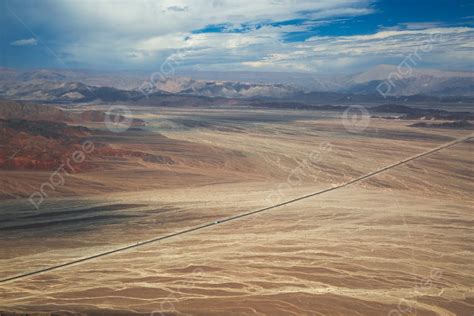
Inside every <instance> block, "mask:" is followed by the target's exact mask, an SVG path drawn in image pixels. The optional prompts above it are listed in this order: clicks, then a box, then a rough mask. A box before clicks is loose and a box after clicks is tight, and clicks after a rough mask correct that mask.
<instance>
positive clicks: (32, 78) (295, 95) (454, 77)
mask: <svg viewBox="0 0 474 316" xmlns="http://www.w3.org/2000/svg"><path fill="white" fill-rule="evenodd" d="M212 76H214V77H215V78H217V79H210V78H212ZM155 78H157V79H155ZM157 95H158V96H161V97H166V96H170V95H181V96H189V95H191V96H199V97H213V98H214V97H221V98H246V99H249V98H273V99H284V100H305V101H308V99H309V100H310V101H311V100H312V101H319V102H324V101H325V100H331V99H344V98H349V99H353V100H361V101H364V100H365V99H368V100H377V101H391V100H394V99H397V98H401V97H408V98H411V99H419V98H420V96H422V98H426V97H427V96H431V97H432V98H431V99H433V97H435V98H439V97H448V98H449V97H469V98H470V97H474V72H452V71H441V70H432V69H415V68H399V67H397V66H392V65H379V66H376V67H373V68H371V69H368V70H367V71H365V72H361V73H357V74H352V75H334V76H328V75H325V76H322V75H314V74H307V73H258V72H253V73H252V72H229V73H213V72H187V73H186V72H179V73H176V75H175V76H170V77H164V76H159V75H158V76H156V74H154V75H152V76H149V77H147V75H146V74H143V73H133V72H122V73H101V72H96V71H71V70H47V69H39V70H30V71H18V70H14V69H5V68H4V69H0V97H3V98H6V99H13V100H28V101H44V102H58V103H67V102H90V101H95V100H101V101H105V102H115V101H136V100H142V99H148V98H149V97H150V96H152V97H156V96H157Z"/></svg>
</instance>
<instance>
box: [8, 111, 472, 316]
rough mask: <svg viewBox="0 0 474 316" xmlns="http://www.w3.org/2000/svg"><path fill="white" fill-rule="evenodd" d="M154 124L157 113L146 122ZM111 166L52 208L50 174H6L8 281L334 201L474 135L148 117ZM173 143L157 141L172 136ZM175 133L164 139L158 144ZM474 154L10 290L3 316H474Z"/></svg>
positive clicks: (442, 156) (237, 115)
mask: <svg viewBox="0 0 474 316" xmlns="http://www.w3.org/2000/svg"><path fill="white" fill-rule="evenodd" d="M145 113H146V114H145ZM134 114H135V115H136V116H137V117H139V118H142V119H144V120H146V121H147V122H149V125H148V126H147V127H146V131H135V132H130V133H125V134H120V135H119V134H118V135H115V136H111V137H113V138H114V139H113V140H112V139H109V140H110V141H113V144H114V145H115V146H118V147H121V148H133V149H135V150H136V149H139V150H143V151H146V152H151V153H156V154H160V155H166V156H168V157H171V158H172V159H173V160H174V161H175V162H176V163H175V164H173V165H166V164H154V163H144V162H138V161H104V168H102V169H101V170H97V171H93V172H85V173H78V174H72V175H70V176H69V177H68V178H67V179H66V182H65V184H64V185H63V186H61V187H58V188H57V190H55V192H54V193H52V194H51V196H50V197H49V198H48V199H45V201H44V203H42V204H41V207H40V208H39V210H36V209H35V208H32V205H31V204H29V203H28V201H27V200H26V199H24V197H25V196H28V195H29V194H30V193H31V192H33V190H36V189H37V188H38V187H39V186H40V185H41V183H43V182H44V181H45V179H48V177H49V174H48V172H7V171H2V172H1V173H0V185H1V187H2V190H3V192H4V195H5V194H7V195H9V196H12V197H19V198H18V199H6V200H4V201H0V208H1V212H0V258H1V261H0V279H7V278H9V277H12V276H15V275H20V274H23V273H28V272H31V271H36V270H38V269H43V268H47V267H50V266H54V265H57V264H61V263H64V262H70V261H71V260H76V259H78V258H82V257H87V256H91V255H94V254H98V253H102V252H105V251H109V250H112V249H116V248H120V247H123V246H127V245H133V244H136V243H137V242H140V241H143V240H147V239H151V238H155V237H159V236H166V235H167V234H171V233H173V232H177V231H181V230H185V229H188V228H191V227H195V226H199V225H202V224H206V223H215V222H216V221H219V220H222V219H223V218H226V217H228V216H233V215H236V214H240V213H245V212H248V211H251V210H255V209H259V208H263V207H267V206H270V205H274V204H277V203H281V202H283V201H286V200H290V199H293V198H297V197H300V196H304V195H306V194H310V193H313V192H316V191H319V190H323V189H325V188H330V187H333V186H337V185H339V184H342V183H344V182H347V181H350V180H351V179H354V178H357V177H359V176H361V175H364V174H366V173H369V172H372V171H374V170H377V169H379V168H382V167H384V166H387V165H390V164H393V163H396V162H398V161H400V160H403V159H405V158H408V157H411V156H413V155H416V154H418V153H422V152H424V151H427V150H429V149H431V148H435V147H437V146H440V145H442V144H444V143H448V142H450V141H452V140H454V139H457V138H460V137H465V136H467V135H469V132H468V131H457V130H436V129H421V128H413V127H408V125H410V124H411V123H412V122H410V121H399V120H383V119H371V120H370V124H369V126H368V127H367V128H365V129H361V130H357V131H355V132H354V131H352V132H350V131H348V130H347V129H346V127H347V126H346V127H345V126H344V124H343V121H342V120H341V117H340V114H337V113H323V112H311V111H282V110H280V111H271V110H255V109H238V110H237V109H185V108H181V109H166V108H160V109H153V110H151V109H141V108H138V109H136V112H135V113H134ZM157 133H159V134H157ZM160 135H161V136H160ZM473 145H474V141H473V140H472V139H471V140H469V141H466V142H462V143H459V144H456V145H454V146H452V147H449V148H446V149H444V150H442V151H439V152H436V153H433V154H431V155H428V156H424V157H421V158H419V159H417V160H414V161H411V162H409V163H406V164H404V165H401V166H398V167H396V168H393V169H390V170H387V171H385V172H383V173H380V174H378V175H376V176H374V177H371V178H369V179H366V180H364V181H360V182H357V183H354V184H352V185H350V186H346V187H343V188H340V189H337V190H334V191H330V192H326V193H323V194H321V195H318V196H314V197H312V198H308V199H304V200H301V201H298V202H295V203H292V204H289V205H286V206H282V207H278V208H274V209H271V210H268V211H265V212H261V213H258V214H255V215H252V216H248V217H244V218H241V219H236V220H233V221H229V222H222V223H218V224H216V225H211V226H209V227H207V228H205V229H201V230H198V231H195V232H190V233H187V234H183V235H180V236H176V237H173V238H169V239H166V240H163V241H160V242H154V243H150V244H147V245H143V246H139V247H135V248H133V249H130V250H127V251H122V252H120V253H116V254H113V255H109V256H104V257H101V258H97V259H94V260H89V261H86V262H83V263H80V264H76V265H72V266H68V267H64V268H62V269H57V270H53V271H48V272H45V273H41V274H36V275H32V276H27V277H23V278H19V279H16V280H11V281H5V282H2V283H0V311H5V312H10V313H28V312H44V313H64V314H68V313H70V314H74V313H83V314H96V315H102V314H111V315H120V314H123V315H126V314H134V313H136V314H148V315H150V314H153V315H233V314H234V315H390V316H396V315H415V314H416V315H472V314H473V311H474V289H473V287H474V277H473V275H474V273H473V272H474V260H473V250H474V249H473V246H472V245H473V244H474V243H473V241H474V229H473V222H474V220H473V217H472V214H473V207H472V205H473V202H474V199H473V198H472V192H473V189H474V187H473V182H472V180H473V169H472V167H473V160H474V158H473V157H474V156H473V155H472V152H473Z"/></svg>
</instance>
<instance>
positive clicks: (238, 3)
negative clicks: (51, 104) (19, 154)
mask: <svg viewBox="0 0 474 316" xmlns="http://www.w3.org/2000/svg"><path fill="white" fill-rule="evenodd" d="M0 36H1V37H0V55H1V56H0V65H1V66H2V67H14V68H43V67H44V68H84V69H104V70H113V69H117V70H119V69H120V70H124V69H139V70H149V71H156V70H157V69H159V67H160V65H162V64H163V62H165V61H168V62H169V61H173V62H174V63H175V65H176V66H177V67H180V68H181V69H193V70H220V71H222V70H225V71H235V70H252V71H292V72H295V71H301V72H314V73H351V72H356V71H360V70H363V69H366V68H368V67H370V66H373V65H377V64H394V65H397V64H399V63H400V61H401V60H403V58H405V57H406V56H407V55H409V54H411V53H413V52H415V51H416V50H417V48H418V47H420V45H423V44H425V43H430V45H431V46H432V47H431V48H430V49H429V50H426V49H425V51H423V52H422V56H421V61H420V62H419V66H421V67H427V68H439V69H453V70H474V53H473V52H474V2H473V1H470V0H463V1H461V0H438V1H436V0H416V1H411V0H406V1H403V0H399V1H396V0H232V1H231V0H173V1H170V0H162V1H160V0H156V1H146V0H143V1H141V0H135V1H119V0H114V1H108V0H95V1H89V0H82V1H78V0H71V1H62V0H53V1H50V0H43V1H31V0H30V1H27V0H15V1H13V0H12V1H10V0H0Z"/></svg>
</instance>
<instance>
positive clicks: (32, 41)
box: [10, 38, 38, 46]
mask: <svg viewBox="0 0 474 316" xmlns="http://www.w3.org/2000/svg"><path fill="white" fill-rule="evenodd" d="M37 44H38V41H37V40H36V38H28V39H20V40H17V41H14V42H11V43H10V45H12V46H31V45H37Z"/></svg>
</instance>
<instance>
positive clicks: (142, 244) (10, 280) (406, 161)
mask: <svg viewBox="0 0 474 316" xmlns="http://www.w3.org/2000/svg"><path fill="white" fill-rule="evenodd" d="M473 137H474V135H472V134H471V135H469V136H466V137H461V138H458V139H456V140H454V141H452V142H449V143H446V144H443V145H441V146H438V147H436V148H433V149H430V150H427V151H424V152H422V153H420V154H417V155H414V156H412V157H409V158H406V159H403V160H401V161H399V162H396V163H393V164H391V165H388V166H385V167H382V168H380V169H378V170H375V171H373V172H370V173H367V174H365V175H362V176H360V177H357V178H355V179H352V180H349V181H347V182H344V183H342V184H339V185H335V186H333V187H330V188H327V189H323V190H320V191H318V192H314V193H311V194H307V195H304V196H301V197H298V198H294V199H291V200H288V201H285V202H282V203H278V204H275V205H272V206H268V207H265V208H261V209H258V210H254V211H250V212H246V213H242V214H238V215H235V216H231V217H227V218H223V219H220V220H217V221H214V222H210V223H206V224H203V225H199V226H196V227H193V228H190V229H186V230H182V231H179V232H176V233H172V234H168V235H165V236H159V237H156V238H152V239H148V240H144V241H140V242H136V243H135V244H132V245H128V246H125V247H120V248H117V249H112V250H110V251H105V252H101V253H97V254H95V255H91V256H87V257H84V258H80V259H77V260H72V261H68V262H65V263H62V264H58V265H54V266H50V267H47V268H43V269H39V270H36V271H31V272H28V273H24V274H20V275H15V276H12V277H7V278H3V279H1V280H0V283H7V282H12V281H17V280H21V279H25V278H28V277H31V276H34V275H38V274H43V273H46V272H50V271H53V270H58V269H62V268H66V267H69V266H73V265H78V264H81V263H84V262H88V261H91V260H94V259H98V258H101V257H105V256H109V255H113V254H117V253H120V252H124V251H128V250H132V249H135V248H138V247H141V246H144V245H148V244H151V243H155V242H159V241H163V240H167V239H171V238H173V237H177V236H182V235H185V234H189V233H192V232H196V231H199V230H203V229H206V228H210V227H213V226H215V225H219V224H223V223H226V222H230V221H234V220H237V219H241V218H244V217H248V216H251V215H254V214H257V213H262V212H265V211H269V210H272V209H276V208H279V207H282V206H285V205H289V204H292V203H295V202H298V201H301V200H305V199H309V198H311V197H314V196H318V195H321V194H324V193H327V192H330V191H334V190H337V189H341V188H344V187H346V186H349V185H351V184H354V183H357V182H360V181H363V180H366V179H369V178H371V177H373V176H376V175H378V174H380V173H383V172H385V171H387V170H390V169H393V168H396V167H398V166H401V165H403V164H406V163H408V162H410V161H414V160H416V159H419V158H421V157H425V156H428V155H431V154H433V153H436V152H438V151H441V150H443V149H446V148H449V147H452V146H454V145H456V144H459V143H462V142H466V141H468V140H470V139H472V138H473Z"/></svg>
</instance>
